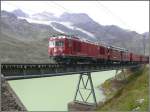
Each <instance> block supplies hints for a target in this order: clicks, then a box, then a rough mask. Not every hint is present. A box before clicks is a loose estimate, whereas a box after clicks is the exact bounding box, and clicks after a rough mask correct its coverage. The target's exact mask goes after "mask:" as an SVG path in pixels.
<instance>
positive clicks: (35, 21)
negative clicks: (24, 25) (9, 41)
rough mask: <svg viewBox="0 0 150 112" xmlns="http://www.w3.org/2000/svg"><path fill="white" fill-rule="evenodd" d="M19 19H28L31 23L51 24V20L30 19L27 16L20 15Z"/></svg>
mask: <svg viewBox="0 0 150 112" xmlns="http://www.w3.org/2000/svg"><path fill="white" fill-rule="evenodd" d="M18 19H25V20H27V21H28V22H29V23H36V24H44V25H50V21H40V20H34V19H30V18H25V17H18Z"/></svg>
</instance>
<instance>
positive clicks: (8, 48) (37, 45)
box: [0, 9, 149, 62]
mask: <svg viewBox="0 0 150 112" xmlns="http://www.w3.org/2000/svg"><path fill="white" fill-rule="evenodd" d="M59 32H61V33H62V32H63V33H67V34H75V35H78V36H79V37H80V38H86V39H89V40H92V41H103V42H105V43H108V44H111V45H116V46H120V47H125V48H127V49H129V50H130V51H133V52H136V53H143V43H142V41H143V40H144V39H143V36H144V35H146V37H147V38H145V42H147V44H146V53H147V54H148V53H149V52H148V51H149V50H148V47H149V44H148V41H147V40H149V38H148V37H149V36H147V35H149V33H144V34H142V35H141V34H138V33H136V32H134V31H129V30H125V29H122V28H120V27H118V26H115V25H108V26H103V25H100V24H99V23H97V22H95V21H94V20H93V19H92V18H90V17H89V16H88V15H87V14H84V13H79V14H78V13H75V14H74V13H73V14H70V13H64V14H62V15H61V16H60V17H56V16H55V15H54V14H52V13H49V12H43V13H37V14H34V15H28V14H26V13H24V12H23V11H21V10H19V9H18V10H15V11H13V12H7V11H1V36H0V43H1V44H0V56H1V62H10V61H11V62H16V61H17V62H22V61H24V62H28V61H29V62H32V61H33V62H39V61H41V62H45V61H46V62H47V61H48V60H49V59H48V54H47V47H48V41H47V40H48V37H50V35H51V34H53V33H59Z"/></svg>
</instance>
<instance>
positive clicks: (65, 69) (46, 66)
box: [1, 63, 139, 80]
mask: <svg viewBox="0 0 150 112" xmlns="http://www.w3.org/2000/svg"><path fill="white" fill-rule="evenodd" d="M136 66H139V65H138V64H128V65H122V64H107V65H106V64H105V65H104V64H103V65H102V64H50V63H39V64H38V63H35V64H33V63H22V64H21V63H2V64H1V74H2V76H3V77H4V78H5V79H6V80H17V79H27V78H39V77H50V76H62V75H72V74H80V73H87V72H98V71H106V70H116V69H121V68H129V67H136Z"/></svg>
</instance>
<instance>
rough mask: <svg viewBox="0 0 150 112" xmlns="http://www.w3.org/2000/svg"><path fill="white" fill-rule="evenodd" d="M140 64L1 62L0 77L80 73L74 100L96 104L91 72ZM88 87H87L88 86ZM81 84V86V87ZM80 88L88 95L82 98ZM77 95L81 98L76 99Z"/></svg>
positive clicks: (11, 77) (14, 78)
mask: <svg viewBox="0 0 150 112" xmlns="http://www.w3.org/2000/svg"><path fill="white" fill-rule="evenodd" d="M139 66H140V64H135V63H130V64H120V63H114V64H107V65H104V64H103V65H102V64H49V63H34V64H33V63H22V64H21V63H2V64H1V74H2V75H1V77H2V78H4V79H5V80H19V79H30V78H40V77H52V76H64V75H73V74H80V76H79V81H78V84H77V89H76V93H75V96H74V102H77V103H82V104H86V105H94V106H97V104H98V103H97V100H96V96H95V92H94V87H93V82H92V77H91V73H92V72H100V71H107V70H123V69H128V68H137V67H139ZM88 85H89V86H90V88H89V86H88ZM81 86H82V88H81ZM81 89H84V90H88V91H90V92H89V95H88V96H87V97H86V98H84V97H83V95H82V93H81ZM77 96H80V97H81V99H80V100H78V99H77ZM90 97H93V102H94V103H89V101H88V99H89V98H90Z"/></svg>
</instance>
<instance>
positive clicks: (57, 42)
mask: <svg viewBox="0 0 150 112" xmlns="http://www.w3.org/2000/svg"><path fill="white" fill-rule="evenodd" d="M55 46H64V42H63V41H56V42H55Z"/></svg>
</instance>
